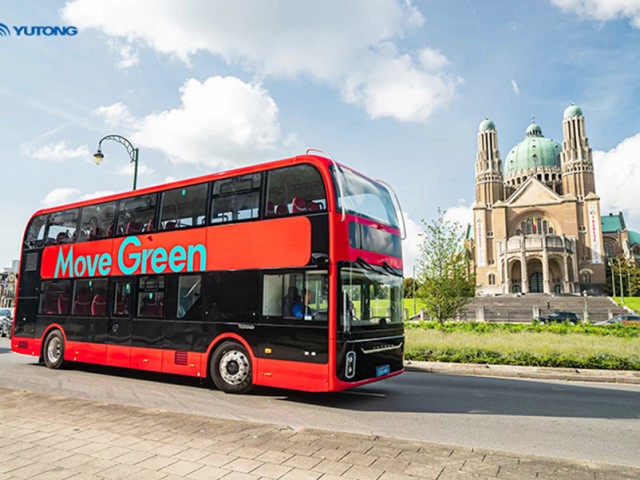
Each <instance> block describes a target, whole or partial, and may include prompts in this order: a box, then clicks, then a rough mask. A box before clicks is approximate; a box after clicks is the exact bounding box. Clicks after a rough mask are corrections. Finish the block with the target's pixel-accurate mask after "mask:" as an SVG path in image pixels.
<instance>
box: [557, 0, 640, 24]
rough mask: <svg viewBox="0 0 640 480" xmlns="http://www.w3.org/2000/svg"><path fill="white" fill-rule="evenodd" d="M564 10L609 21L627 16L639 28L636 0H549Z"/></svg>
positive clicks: (638, 11)
mask: <svg viewBox="0 0 640 480" xmlns="http://www.w3.org/2000/svg"><path fill="white" fill-rule="evenodd" d="M551 1H552V3H554V4H555V5H556V6H557V7H560V8H561V9H562V10H564V11H565V12H575V13H576V14H578V15H579V16H581V17H585V18H589V19H593V20H600V21H603V22H605V21H611V20H617V19H619V18H625V17H627V18H629V19H630V20H631V24H632V25H633V26H634V27H636V28H640V2H638V0H551Z"/></svg>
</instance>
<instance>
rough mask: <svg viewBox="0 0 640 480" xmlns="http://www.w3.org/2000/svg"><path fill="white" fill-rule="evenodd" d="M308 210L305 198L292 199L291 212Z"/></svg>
mask: <svg viewBox="0 0 640 480" xmlns="http://www.w3.org/2000/svg"><path fill="white" fill-rule="evenodd" d="M306 211H307V202H306V201H305V199H304V198H301V197H293V200H291V213H300V212H306Z"/></svg>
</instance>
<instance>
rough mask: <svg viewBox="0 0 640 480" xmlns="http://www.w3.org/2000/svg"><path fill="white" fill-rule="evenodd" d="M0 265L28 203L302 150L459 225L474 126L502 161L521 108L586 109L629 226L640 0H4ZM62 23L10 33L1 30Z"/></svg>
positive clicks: (635, 173)
mask: <svg viewBox="0 0 640 480" xmlns="http://www.w3.org/2000/svg"><path fill="white" fill-rule="evenodd" d="M0 5H2V8H1V9H0V23H3V24H5V25H7V26H9V27H10V29H11V31H12V34H13V35H11V36H0V62H1V63H0V64H1V65H2V67H3V68H2V81H1V82H0V100H1V102H2V110H3V114H2V116H1V119H0V132H1V133H0V158H2V166H3V170H2V171H3V186H4V188H3V193H4V195H3V197H4V198H3V202H2V206H1V207H0V208H1V209H2V217H3V229H2V231H3V235H2V236H1V237H0V266H8V265H10V262H11V260H12V259H15V258H18V257H19V250H20V243H21V238H22V234H23V231H24V227H25V225H26V222H27V220H28V219H29V217H30V216H31V214H32V213H33V212H34V211H36V210H38V209H39V208H42V207H44V206H49V205H57V204H62V203H67V202H71V201H75V200H79V199H82V198H86V197H90V196H95V195H100V194H106V193H112V192H120V191H124V190H127V189H129V188H131V183H132V178H133V174H132V170H131V169H130V165H128V158H127V155H126V151H125V149H124V148H123V147H122V146H120V145H118V144H116V143H113V142H111V143H105V144H104V145H103V147H104V148H103V151H104V154H105V160H104V163H103V164H102V165H101V166H99V167H98V166H96V165H95V164H94V163H93V160H92V154H93V152H94V151H95V148H96V144H97V141H98V140H99V139H100V138H102V137H103V136H104V135H107V134H120V135H124V136H125V137H127V138H129V139H130V140H131V141H132V142H133V143H134V144H135V145H136V146H138V147H139V148H140V174H139V185H140V186H148V185H155V184H159V183H163V182H166V181H167V180H172V179H181V178H187V177H191V176H195V175H200V174H205V173H208V172H214V171H219V170H221V169H226V168H229V167H233V166H239V165H247V164H252V163H259V162H262V161H267V160H273V159H278V158H284V157H288V156H292V155H295V154H298V153H301V152H304V150H305V149H306V148H307V147H315V148H321V149H323V150H325V151H327V152H330V153H331V154H332V155H333V156H334V157H335V158H336V159H337V160H338V161H340V162H343V163H346V164H348V165H350V166H352V167H354V168H356V169H357V170H360V171H362V172H363V173H366V174H368V175H369V176H372V177H375V178H381V179H384V180H386V181H387V182H389V183H390V184H391V185H393V186H394V188H395V189H396V191H397V193H398V196H399V197H400V201H401V203H402V205H403V207H404V210H405V214H406V215H407V217H408V226H409V234H410V235H409V238H408V241H407V242H405V253H406V256H407V260H408V266H407V267H406V268H405V271H406V272H407V273H408V274H410V272H411V265H412V262H413V259H414V258H415V256H416V254H417V247H416V246H415V245H416V242H417V233H418V231H419V222H420V219H423V218H424V219H430V218H433V217H434V216H435V214H436V211H437V208H438V207H440V208H442V209H448V216H449V217H450V218H453V219H456V220H459V221H466V220H467V219H468V218H470V217H469V212H470V207H471V205H472V204H473V201H474V196H475V192H474V162H475V157H476V153H477V150H476V149H477V139H476V135H477V128H478V124H479V123H480V122H481V121H482V119H483V118H484V117H485V116H488V117H489V118H491V119H492V120H493V121H494V122H495V124H496V127H497V130H498V140H499V147H500V151H501V156H502V158H503V159H504V158H505V157H506V154H507V153H508V151H509V150H510V149H511V148H512V147H513V146H514V145H515V144H516V143H518V142H519V141H520V140H521V139H522V138H523V137H524V132H525V129H526V127H527V126H528V124H529V123H530V121H531V116H532V115H535V118H536V121H537V123H539V124H540V126H541V127H542V130H543V133H544V134H545V136H547V137H551V138H554V139H555V140H557V141H561V140H562V139H561V136H562V112H563V110H564V108H565V107H566V106H567V105H568V104H569V103H570V102H575V103H576V104H578V105H580V106H581V107H582V110H583V112H584V114H585V118H586V128H587V134H588V136H589V140H590V145H591V147H592V148H593V150H594V162H595V168H596V188H597V190H598V194H599V195H600V196H601V198H602V208H603V212H609V211H616V212H617V211H623V212H624V214H625V218H626V219H627V223H628V224H629V225H630V226H631V228H635V229H636V230H640V202H638V201H637V193H638V187H639V186H640V98H639V97H640V48H638V47H640V2H639V1H637V0H617V1H615V2H612V1H608V0H549V1H543V0H540V1H535V2H522V1H512V0H504V1H501V0H492V1H483V2H480V1H471V0H468V1H457V2H446V1H414V2H408V1H393V0H375V1H365V0H360V1H350V2H342V1H326V2H313V3H312V2H300V1H295V0H281V1H272V2H258V1H248V0H245V1H205V0H199V1H195V0H194V1H188V2H183V1H169V0H137V1H136V0H129V1H124V0H113V1H109V2H106V1H96V0H74V1H69V2H63V1H57V2H56V1H49V2H41V1H23V2H9V1H7V0H3V1H2V3H0ZM33 25H36V26H38V25H39V26H44V25H61V26H65V25H66V26H75V27H77V29H78V33H77V35H75V36H24V35H21V36H17V35H16V34H15V31H14V30H13V27H14V26H33Z"/></svg>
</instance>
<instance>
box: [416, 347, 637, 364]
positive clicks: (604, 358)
mask: <svg viewBox="0 0 640 480" xmlns="http://www.w3.org/2000/svg"><path fill="white" fill-rule="evenodd" d="M405 358H406V359H407V360H416V361H427V362H453V363H480V364H491V365H525V366H536V367H564V368H594V369H606V370H640V357H629V358H624V357H619V356H616V355H611V354H605V353H602V354H598V355H589V356H585V357H579V356H571V355H561V354H549V355H541V354H535V353H530V352H523V351H516V352H511V353H502V352H496V351H492V350H483V349H479V348H468V347H467V348H461V349H453V348H445V349H433V350H422V351H412V350H407V351H405Z"/></svg>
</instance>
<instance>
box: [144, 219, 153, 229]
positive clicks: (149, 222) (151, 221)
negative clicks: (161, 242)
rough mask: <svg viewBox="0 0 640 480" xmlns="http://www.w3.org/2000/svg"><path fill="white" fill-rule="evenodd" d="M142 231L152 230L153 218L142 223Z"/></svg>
mask: <svg viewBox="0 0 640 480" xmlns="http://www.w3.org/2000/svg"><path fill="white" fill-rule="evenodd" d="M142 231H143V232H153V231H154V229H153V218H152V219H150V220H149V221H148V222H147V223H145V224H144V227H142Z"/></svg>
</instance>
